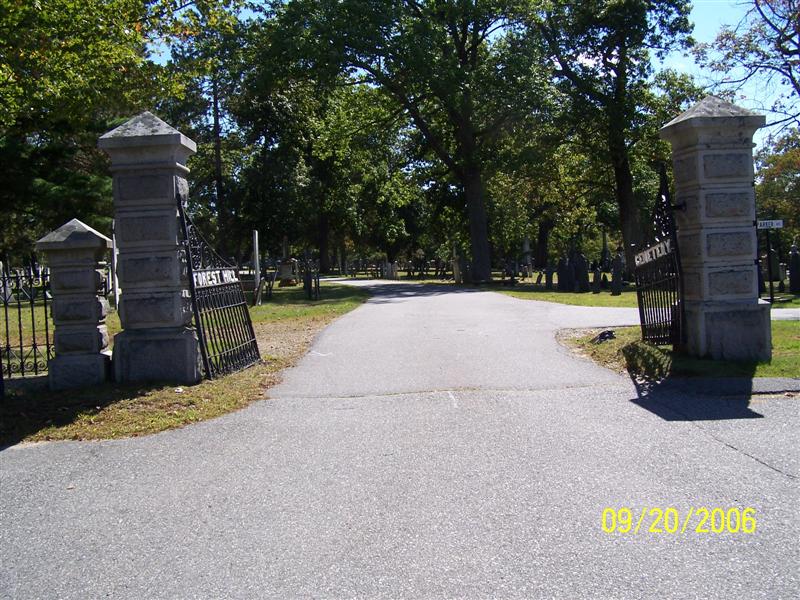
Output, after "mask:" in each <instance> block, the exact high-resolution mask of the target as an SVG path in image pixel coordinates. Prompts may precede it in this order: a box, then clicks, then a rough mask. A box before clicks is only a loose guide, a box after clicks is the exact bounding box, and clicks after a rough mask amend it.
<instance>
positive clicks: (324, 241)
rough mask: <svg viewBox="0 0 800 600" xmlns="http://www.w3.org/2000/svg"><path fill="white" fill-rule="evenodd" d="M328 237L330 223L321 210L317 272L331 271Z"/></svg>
mask: <svg viewBox="0 0 800 600" xmlns="http://www.w3.org/2000/svg"><path fill="white" fill-rule="evenodd" d="M329 238H330V223H329V220H328V214H327V213H326V212H324V211H321V212H320V214H319V272H320V273H325V274H327V273H330V272H331V257H330V247H329V244H328V241H329Z"/></svg>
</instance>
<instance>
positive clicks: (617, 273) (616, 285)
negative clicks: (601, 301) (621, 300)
mask: <svg viewBox="0 0 800 600" xmlns="http://www.w3.org/2000/svg"><path fill="white" fill-rule="evenodd" d="M622 270H623V266H622V252H620V250H619V249H618V250H617V253H616V254H615V255H614V258H613V259H612V260H611V295H612V296H619V295H621V294H622Z"/></svg>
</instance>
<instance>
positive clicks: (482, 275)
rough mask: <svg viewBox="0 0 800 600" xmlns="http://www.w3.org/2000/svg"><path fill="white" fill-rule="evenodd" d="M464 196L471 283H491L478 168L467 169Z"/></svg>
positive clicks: (481, 184) (486, 230) (487, 229)
mask: <svg viewBox="0 0 800 600" xmlns="http://www.w3.org/2000/svg"><path fill="white" fill-rule="evenodd" d="M463 184H464V196H465V199H466V201H467V210H468V211H469V237H470V246H471V249H472V281H473V282H474V283H481V282H487V281H491V279H492V265H491V257H490V252H489V226H488V219H487V216H486V205H485V204H484V190H483V179H482V177H481V172H480V169H479V168H468V169H467V171H466V174H465V177H464V181H463Z"/></svg>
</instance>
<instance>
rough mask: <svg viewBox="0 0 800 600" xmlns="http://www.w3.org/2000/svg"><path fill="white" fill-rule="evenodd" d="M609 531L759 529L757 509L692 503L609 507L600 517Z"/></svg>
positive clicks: (677, 531) (745, 530)
mask: <svg viewBox="0 0 800 600" xmlns="http://www.w3.org/2000/svg"><path fill="white" fill-rule="evenodd" d="M600 522H601V526H602V528H603V531H604V532H606V533H632V534H638V533H662V534H664V533H666V534H686V533H755V532H756V509H754V508H737V507H731V508H720V507H716V508H708V507H705V506H701V507H698V508H695V507H690V508H688V509H687V510H685V511H680V510H678V509H677V508H672V507H669V508H660V507H658V506H650V507H647V506H646V507H644V508H642V509H641V510H639V511H634V510H632V509H630V508H628V507H625V506H623V507H621V508H616V509H615V508H606V509H604V510H603V514H602V516H601V519H600Z"/></svg>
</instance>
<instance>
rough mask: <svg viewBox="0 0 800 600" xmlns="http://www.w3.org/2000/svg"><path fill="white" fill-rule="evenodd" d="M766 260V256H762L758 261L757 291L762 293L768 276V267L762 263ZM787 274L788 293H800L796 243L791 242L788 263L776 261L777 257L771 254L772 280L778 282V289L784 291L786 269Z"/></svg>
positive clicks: (799, 262)
mask: <svg viewBox="0 0 800 600" xmlns="http://www.w3.org/2000/svg"><path fill="white" fill-rule="evenodd" d="M766 261H767V257H766V256H764V257H762V260H761V261H759V263H758V292H759V294H764V293H766V291H767V279H768V277H769V275H768V272H769V269H768V268H767V267H765V266H764V264H763V263H765V262H766ZM787 270H788V275H789V293H791V294H800V250H798V248H797V244H792V249H791V251H790V252H789V263H788V264H787V263H778V259H777V257H776V256H775V255H773V264H772V281H773V282H775V281H777V282H778V291H779V292H781V293H782V292H785V291H786V287H785V286H786V284H785V283H784V281H785V280H786V271H787Z"/></svg>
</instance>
